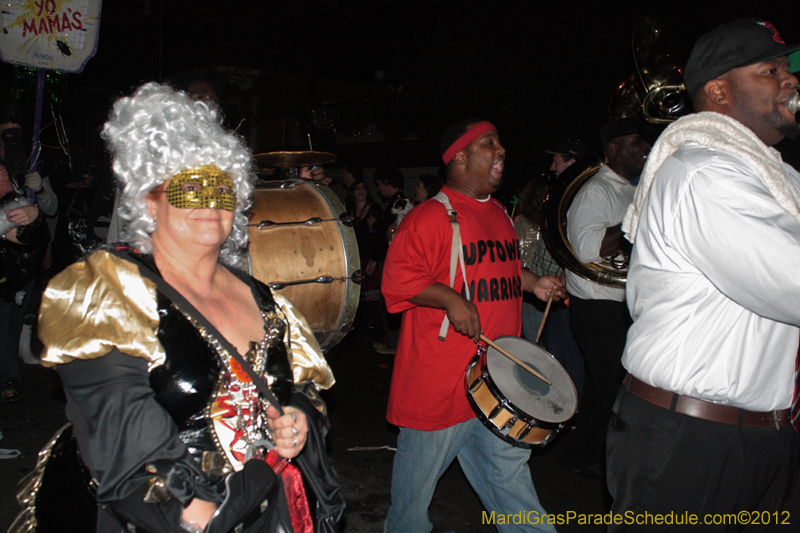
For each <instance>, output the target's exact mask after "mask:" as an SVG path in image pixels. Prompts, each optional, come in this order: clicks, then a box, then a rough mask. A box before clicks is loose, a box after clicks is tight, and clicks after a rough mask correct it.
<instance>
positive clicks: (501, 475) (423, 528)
mask: <svg viewBox="0 0 800 533" xmlns="http://www.w3.org/2000/svg"><path fill="white" fill-rule="evenodd" d="M530 455H531V452H530V450H526V449H523V448H516V447H514V446H512V445H510V444H508V443H506V442H504V441H503V440H501V439H500V438H499V437H497V436H495V435H494V434H493V433H492V432H491V431H489V430H488V429H486V428H485V427H484V426H483V425H482V424H481V423H480V421H479V420H478V419H477V418H473V419H471V420H468V421H466V422H462V423H460V424H456V425H455V426H452V427H449V428H446V429H440V430H436V431H419V430H416V429H408V428H400V435H399V437H398V438H397V453H396V454H395V457H394V464H393V466H392V505H391V507H390V508H389V514H388V516H387V517H386V522H385V524H384V531H386V532H390V533H401V532H403V533H428V532H429V531H431V529H432V528H433V524H431V522H430V520H429V519H428V507H429V506H430V503H431V499H432V498H433V492H434V490H435V489H436V483H437V482H438V481H439V478H440V477H442V474H444V472H445V470H447V467H448V466H450V463H452V462H453V459H455V458H456V457H458V462H459V464H460V465H461V469H462V470H463V471H464V474H465V475H466V476H467V479H468V480H469V482H470V484H471V485H472V488H474V489H475V492H477V493H478V496H479V497H480V499H481V502H482V503H483V506H484V507H485V508H486V511H487V516H488V515H490V514H491V513H492V511H494V514H495V518H496V517H497V515H500V514H503V515H511V514H518V513H522V516H523V517H525V518H526V519H527V520H530V521H533V520H534V519H538V520H542V519H543V517H544V515H545V510H544V509H543V508H542V505H541V504H540V503H539V497H538V496H537V495H536V489H535V488H533V481H532V480H531V472H530V469H529V468H528V459H529V458H530ZM531 511H533V512H531ZM465 512H475V513H477V512H479V511H478V510H477V509H473V510H467V509H465ZM496 527H497V529H498V530H499V531H503V532H511V531H514V532H523V531H526V532H529V531H546V532H555V528H554V527H553V526H550V525H533V526H532V525H531V524H530V523H523V524H520V525H515V524H513V523H512V524H508V525H497V526H496Z"/></svg>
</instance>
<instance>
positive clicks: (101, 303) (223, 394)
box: [39, 251, 334, 516]
mask: <svg viewBox="0 0 800 533" xmlns="http://www.w3.org/2000/svg"><path fill="white" fill-rule="evenodd" d="M122 253H123V254H126V255H125V256H126V257H128V259H127V260H126V259H123V258H122V257H119V252H114V253H112V252H109V251H100V252H96V253H94V254H92V255H91V256H90V257H89V258H88V259H86V260H85V261H82V262H80V263H76V264H74V265H72V266H71V267H69V268H68V269H67V270H65V271H64V272H62V273H61V274H59V275H58V276H56V277H55V278H53V280H52V281H51V283H50V284H49V286H48V288H47V290H46V291H45V295H44V298H43V301H42V307H41V311H40V325H39V336H40V338H41V339H42V341H43V342H44V344H45V347H46V350H45V353H44V354H43V356H42V361H43V363H44V364H46V365H54V366H56V368H57V370H58V373H59V375H60V376H61V379H62V381H63V383H64V389H65V392H66V395H67V416H68V418H69V419H70V421H71V422H72V424H73V426H74V433H75V437H76V439H77V441H78V446H79V449H80V452H81V457H82V459H83V462H84V464H85V465H86V466H87V468H88V470H89V472H90V473H91V476H92V478H93V479H94V482H95V483H96V498H97V501H98V502H99V503H100V504H101V505H102V504H106V507H107V508H110V509H111V510H112V511H113V512H116V514H117V515H118V516H119V515H120V514H122V515H123V516H124V515H125V513H124V512H122V513H120V512H118V511H119V510H118V509H116V503H115V502H120V501H123V500H125V499H126V498H139V499H142V498H141V497H140V496H139V495H140V494H143V495H144V496H143V499H144V500H145V501H149V502H162V503H163V502H168V501H170V500H172V499H173V498H174V499H175V500H177V502H180V504H182V505H187V504H188V503H189V502H190V501H191V500H192V498H194V497H195V496H196V497H199V498H201V499H203V500H208V501H213V502H216V503H217V504H218V505H219V504H222V503H223V501H226V500H225V498H226V495H227V494H226V483H225V480H226V477H227V476H228V474H230V473H231V472H234V471H239V470H241V469H242V468H243V467H244V464H245V462H246V460H247V459H249V458H250V456H251V454H252V453H253V450H254V448H255V446H250V445H251V444H254V443H259V442H260V443H263V442H264V441H265V440H266V439H267V438H268V435H267V433H268V430H267V426H266V416H265V414H264V412H265V410H266V405H265V404H264V403H265V402H264V400H263V399H262V398H261V397H260V396H259V394H258V391H257V389H256V388H255V386H254V384H252V383H248V381H249V378H244V377H243V373H242V372H241V368H239V367H238V365H237V364H236V363H235V361H234V360H233V359H232V357H231V356H230V354H229V353H228V352H227V350H226V349H225V348H224V344H225V343H220V342H219V341H220V339H218V338H216V337H215V332H214V331H212V330H213V328H211V327H204V325H203V324H204V320H205V319H204V318H203V317H193V316H189V315H188V314H186V311H185V310H184V309H178V308H177V307H176V306H175V305H173V303H172V302H170V301H169V300H168V299H167V298H166V297H165V296H164V295H163V294H161V293H160V292H159V291H158V290H157V288H156V285H155V284H154V282H153V281H151V280H150V279H148V278H147V277H146V276H143V275H142V274H141V273H140V271H139V267H138V265H137V264H136V262H140V263H142V264H144V265H146V266H148V267H149V268H150V269H152V270H155V265H154V263H153V261H152V258H151V257H149V256H140V255H138V254H135V253H133V252H130V251H127V252H122ZM132 261H133V262H132ZM232 272H233V273H234V274H235V275H237V277H239V278H240V279H241V280H242V281H243V282H244V283H246V284H247V285H248V286H249V287H250V288H251V291H252V294H253V297H254V299H255V301H256V303H257V305H258V307H259V309H260V310H261V313H262V316H263V318H264V328H265V336H264V339H263V341H262V342H260V343H252V345H251V349H250V350H249V352H248V353H247V354H246V355H245V356H244V357H245V359H246V360H247V361H248V362H249V363H250V364H251V366H252V367H253V368H254V370H255V371H256V372H257V373H258V374H259V375H265V376H266V377H267V380H268V383H269V385H270V388H271V390H272V391H273V392H274V393H275V395H276V396H277V397H278V399H279V400H280V402H281V403H282V404H285V403H289V402H290V397H291V396H292V394H293V392H294V391H296V390H302V392H303V393H304V394H305V396H306V397H307V398H308V399H309V400H311V403H313V405H314V406H315V407H317V408H318V409H320V410H321V411H323V412H324V404H323V403H322V402H321V400H320V399H319V397H318V394H317V391H318V389H321V388H323V389H326V388H328V387H330V386H331V385H332V384H333V383H334V379H333V375H332V373H331V371H330V368H329V367H328V364H327V362H326V361H325V359H324V358H323V357H322V355H321V352H320V349H319V345H318V344H317V342H316V340H315V339H314V335H313V333H312V331H311V329H310V327H309V326H308V324H307V323H306V321H305V319H304V318H303V317H302V316H301V315H300V314H299V313H298V312H297V311H296V310H295V309H294V308H293V306H292V305H291V303H290V302H289V301H288V300H286V299H285V298H283V297H281V296H280V295H272V294H271V292H270V290H269V288H268V287H266V286H265V285H264V284H262V283H260V282H258V281H256V280H255V279H253V278H252V277H250V276H247V275H244V274H241V273H237V272H235V271H232ZM293 404H294V403H293ZM306 405H307V406H309V407H306V409H311V410H312V411H313V408H310V404H309V403H306ZM299 407H300V408H302V406H299ZM177 502H173V503H177ZM289 504H290V505H291V502H290V503H289ZM176 508H177V507H176ZM177 509H179V508H177ZM101 514H102V513H101Z"/></svg>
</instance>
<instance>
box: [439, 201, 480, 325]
mask: <svg viewBox="0 0 800 533" xmlns="http://www.w3.org/2000/svg"><path fill="white" fill-rule="evenodd" d="M433 199H434V200H438V201H440V202H442V204H444V208H445V209H447V216H449V217H450V225H451V226H452V227H453V244H452V245H451V247H450V288H453V285H455V282H456V268H457V265H460V266H461V276H462V277H463V278H464V294H465V295H466V297H467V300H470V301H472V297H471V296H470V294H469V284H468V283H467V270H466V267H465V266H464V247H463V246H462V245H461V229H460V227H459V225H458V220H457V217H456V215H457V213H456V210H455V209H453V206H452V205H450V199H449V198H448V197H447V195H446V194H445V193H444V191H439V193H438V194H437V195H436V196H434V197H433ZM449 327H450V319H449V318H447V313H445V315H444V320H442V327H441V328H439V340H444V339H445V338H446V337H447V330H448V328H449Z"/></svg>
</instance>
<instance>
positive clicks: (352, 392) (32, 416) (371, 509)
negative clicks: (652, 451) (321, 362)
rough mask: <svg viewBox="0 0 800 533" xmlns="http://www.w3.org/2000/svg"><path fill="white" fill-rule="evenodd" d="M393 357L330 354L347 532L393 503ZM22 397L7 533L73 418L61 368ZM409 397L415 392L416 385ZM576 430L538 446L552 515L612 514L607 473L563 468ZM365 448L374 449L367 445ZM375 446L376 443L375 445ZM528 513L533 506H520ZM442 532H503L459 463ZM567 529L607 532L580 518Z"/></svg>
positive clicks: (351, 338)
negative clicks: (42, 455) (18, 493)
mask: <svg viewBox="0 0 800 533" xmlns="http://www.w3.org/2000/svg"><path fill="white" fill-rule="evenodd" d="M392 359H393V357H392V356H390V355H379V354H377V353H375V351H374V350H373V349H372V347H371V344H370V343H368V342H366V341H364V340H363V339H359V338H358V337H357V336H356V335H354V333H351V334H350V335H348V336H347V337H346V338H345V339H344V340H343V341H342V342H341V343H340V344H339V345H338V346H336V347H335V348H334V349H333V350H331V352H330V353H329V354H328V360H329V361H330V363H331V366H332V367H333V371H334V374H335V376H336V379H337V383H336V385H335V386H334V388H333V389H332V390H331V391H329V392H327V393H325V395H324V396H325V399H326V401H327V402H328V408H329V411H330V421H331V426H332V429H331V431H330V433H329V434H328V445H329V452H330V455H331V460H332V462H333V464H334V466H335V468H336V470H337V471H338V473H339V479H340V481H341V484H342V492H343V494H344V497H345V499H346V501H347V511H346V513H345V521H344V524H343V532H344V533H378V532H381V531H383V520H384V518H385V516H386V511H387V509H388V508H389V502H390V495H389V485H390V480H391V472H392V457H393V454H394V452H393V451H391V450H389V449H386V448H394V447H395V444H396V440H397V429H396V428H394V427H392V426H389V425H388V424H387V423H386V418H385V415H386V402H387V398H388V393H389V382H390V380H391V373H392ZM23 367H24V368H23V369H22V371H23V384H22V388H21V392H22V400H21V401H19V402H16V403H11V404H0V431H2V433H3V439H2V440H0V448H6V449H17V450H20V451H21V452H22V455H20V456H19V457H17V458H15V459H4V460H0V476H2V482H1V483H0V532H1V533H4V532H5V531H6V530H7V528H8V526H9V525H10V524H11V522H12V520H13V519H14V517H15V516H16V513H17V505H16V501H15V490H16V484H17V481H18V480H19V479H20V478H22V476H24V475H25V474H26V473H28V472H30V471H31V469H32V468H33V466H34V465H35V463H36V454H37V453H38V451H39V449H40V448H41V447H42V446H43V445H44V444H45V443H46V442H47V441H48V439H49V438H50V436H51V435H52V434H53V433H54V432H55V431H56V430H57V429H58V428H59V427H61V426H62V425H63V424H64V423H65V422H66V418H65V416H64V397H63V394H62V393H61V390H60V385H59V382H58V378H57V376H56V375H55V372H53V371H51V370H47V369H44V368H41V367H36V366H28V365H23ZM408 394H409V395H413V394H415V391H413V390H410V391H408ZM569 438H570V435H569V434H564V435H560V436H559V438H558V439H557V440H556V441H555V442H554V443H552V444H550V445H549V446H548V447H547V448H545V449H537V450H534V451H533V454H532V457H531V460H530V467H531V472H532V476H533V481H534V484H535V486H536V489H537V492H538V493H539V498H540V500H541V502H542V504H543V506H544V508H545V509H547V511H548V512H550V513H560V514H562V515H564V516H566V515H567V513H568V512H572V513H576V514H578V515H580V514H586V513H590V514H598V513H604V512H607V509H608V500H607V496H606V494H605V489H604V483H603V481H602V480H600V479H594V478H587V477H582V476H579V475H576V474H571V473H566V472H562V471H560V470H559V468H558V460H559V459H560V458H561V456H562V455H563V451H562V448H563V446H562V444H563V442H564V441H566V440H567V439H569ZM359 448H367V449H366V450H361V449H359ZM371 448H375V449H371ZM520 511H521V512H522V513H523V514H524V513H525V512H526V510H523V509H521V510H520ZM430 513H431V521H432V522H433V525H434V529H433V531H434V533H436V532H444V531H456V532H458V533H470V532H489V531H495V529H494V527H493V526H491V525H488V524H484V523H483V519H484V515H483V507H482V506H481V503H480V501H479V500H478V498H477V496H476V495H475V493H474V492H473V491H472V488H471V487H470V486H469V484H468V483H467V481H466V478H465V477H464V475H463V473H462V472H461V469H460V467H459V466H458V463H457V461H456V462H454V463H453V465H452V466H451V468H450V469H449V470H448V471H447V473H446V474H445V475H444V477H443V478H442V480H441V481H440V483H439V486H438V489H437V491H436V495H435V497H434V500H433V502H432V504H431V508H430ZM558 530H559V531H589V532H593V531H597V532H600V531H604V530H605V527H604V526H587V525H581V524H578V523H577V518H573V519H572V520H571V523H570V524H569V525H562V526H558Z"/></svg>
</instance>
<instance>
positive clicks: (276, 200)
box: [248, 180, 361, 350]
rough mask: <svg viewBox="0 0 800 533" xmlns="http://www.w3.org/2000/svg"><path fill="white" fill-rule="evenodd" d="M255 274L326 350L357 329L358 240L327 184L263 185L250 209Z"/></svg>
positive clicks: (251, 265) (252, 271) (251, 260)
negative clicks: (301, 318)
mask: <svg viewBox="0 0 800 533" xmlns="http://www.w3.org/2000/svg"><path fill="white" fill-rule="evenodd" d="M248 230H249V232H250V246H249V269H250V274H252V275H253V277H255V278H256V279H258V280H260V281H262V282H263V283H266V284H267V285H269V286H270V288H271V289H272V290H273V291H276V292H278V293H280V294H282V295H283V296H285V297H286V298H288V299H289V300H290V301H291V302H292V303H293V304H294V305H295V306H296V307H297V308H298V309H299V310H300V312H301V313H302V314H303V316H305V317H306V320H308V323H309V325H310V326H311V329H312V330H313V331H314V334H315V335H316V337H317V340H318V341H319V344H320V346H321V347H322V349H323V350H330V349H331V348H333V347H334V346H335V345H336V344H337V343H338V342H339V341H341V340H342V338H344V336H345V335H346V334H347V332H348V331H350V329H351V328H352V325H353V319H354V318H355V315H356V310H357V308H358V299H359V296H360V293H361V287H360V285H359V283H360V281H361V271H360V270H359V268H360V261H359V256H358V246H357V244H356V235H355V232H354V231H353V228H352V222H351V221H350V217H349V215H347V213H345V210H344V206H343V205H342V202H341V201H340V200H339V198H337V197H336V195H335V194H334V193H333V191H331V190H330V189H329V188H328V187H327V186H325V185H318V184H316V183H312V182H307V181H303V180H287V181H280V182H277V181H276V182H271V183H266V184H264V185H262V186H258V187H257V188H256V190H255V192H254V195H253V206H252V207H251V208H250V221H249V223H248Z"/></svg>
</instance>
